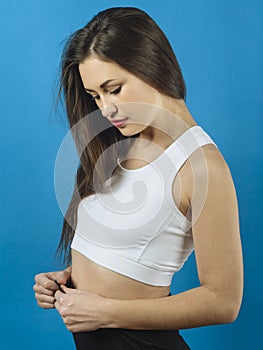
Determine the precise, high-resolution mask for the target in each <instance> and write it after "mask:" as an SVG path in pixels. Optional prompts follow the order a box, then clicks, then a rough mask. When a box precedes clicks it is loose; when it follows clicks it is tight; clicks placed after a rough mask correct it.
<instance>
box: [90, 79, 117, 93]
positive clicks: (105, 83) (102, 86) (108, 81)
mask: <svg viewBox="0 0 263 350" xmlns="http://www.w3.org/2000/svg"><path fill="white" fill-rule="evenodd" d="M114 80H117V79H108V80H106V81H104V83H102V84H101V85H100V88H101V89H103V88H105V86H106V85H107V84H109V83H110V82H112V81H114ZM84 89H85V90H86V91H88V92H95V91H94V90H91V89H87V88H84Z"/></svg>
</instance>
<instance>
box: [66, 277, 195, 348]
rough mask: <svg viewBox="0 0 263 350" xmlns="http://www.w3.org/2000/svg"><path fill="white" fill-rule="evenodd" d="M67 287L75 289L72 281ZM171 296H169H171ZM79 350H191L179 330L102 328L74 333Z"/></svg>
mask: <svg viewBox="0 0 263 350" xmlns="http://www.w3.org/2000/svg"><path fill="white" fill-rule="evenodd" d="M67 286H68V287H70V288H74V287H73V285H72V283H71V281H68V283H67ZM170 295H171V294H169V296H170ZM73 337H74V341H75V344H76V349H77V350H104V349H106V350H154V349H155V350H157V349H159V350H189V349H190V348H189V346H188V345H187V344H186V342H185V341H184V339H183V338H182V337H181V335H180V334H179V331H178V330H135V329H123V328H101V329H98V330H96V331H91V332H79V333H73Z"/></svg>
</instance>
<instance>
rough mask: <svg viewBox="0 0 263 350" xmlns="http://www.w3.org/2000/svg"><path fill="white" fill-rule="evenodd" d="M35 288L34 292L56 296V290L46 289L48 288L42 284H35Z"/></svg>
mask: <svg viewBox="0 0 263 350" xmlns="http://www.w3.org/2000/svg"><path fill="white" fill-rule="evenodd" d="M33 290H34V292H36V293H38V294H46V295H50V296H54V293H55V291H54V290H50V289H46V288H44V287H42V286H41V285H40V284H35V285H34V286H33Z"/></svg>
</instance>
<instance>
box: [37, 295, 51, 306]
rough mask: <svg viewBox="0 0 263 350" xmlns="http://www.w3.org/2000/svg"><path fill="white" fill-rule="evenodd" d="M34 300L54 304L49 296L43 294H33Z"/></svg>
mask: <svg viewBox="0 0 263 350" xmlns="http://www.w3.org/2000/svg"><path fill="white" fill-rule="evenodd" d="M35 298H36V299H37V301H38V302H40V303H49V304H54V302H55V298H54V297H50V296H48V295H44V294H38V293H35Z"/></svg>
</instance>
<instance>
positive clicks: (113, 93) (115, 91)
mask: <svg viewBox="0 0 263 350" xmlns="http://www.w3.org/2000/svg"><path fill="white" fill-rule="evenodd" d="M120 91H121V86H119V87H118V88H117V89H115V90H113V91H109V94H110V95H116V94H118V93H119V92H120Z"/></svg>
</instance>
